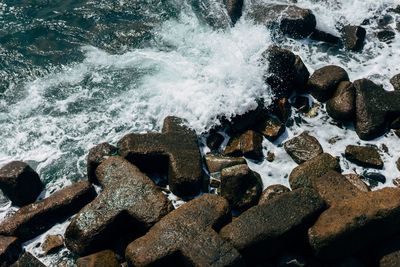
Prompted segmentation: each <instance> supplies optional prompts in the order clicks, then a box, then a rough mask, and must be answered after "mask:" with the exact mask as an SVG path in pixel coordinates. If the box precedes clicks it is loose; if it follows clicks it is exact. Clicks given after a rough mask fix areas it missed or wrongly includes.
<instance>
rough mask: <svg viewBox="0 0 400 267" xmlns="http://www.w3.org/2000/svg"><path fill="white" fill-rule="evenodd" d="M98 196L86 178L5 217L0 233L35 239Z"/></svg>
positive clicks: (22, 239)
mask: <svg viewBox="0 0 400 267" xmlns="http://www.w3.org/2000/svg"><path fill="white" fill-rule="evenodd" d="M95 196H96V192H95V191H94V188H93V187H92V186H91V185H90V184H89V183H88V182H85V181H82V182H78V183H76V184H73V185H71V186H68V187H65V188H64V189H61V190H60V191H57V192H55V193H54V194H52V195H51V196H49V197H47V198H45V199H43V200H41V201H39V202H36V203H32V204H30V205H27V206H24V207H22V208H20V209H19V210H18V211H17V212H15V213H14V214H13V215H12V216H10V217H8V218H7V219H5V220H4V221H2V222H1V223H0V234H4V235H10V236H16V237H18V238H20V239H21V241H25V240H28V239H31V238H33V237H35V236H37V235H39V234H41V233H43V232H45V231H46V230H48V229H49V228H50V227H52V226H53V225H54V224H56V223H58V222H63V221H64V220H65V219H67V218H68V217H69V216H71V215H73V214H74V213H76V212H78V211H79V210H80V209H81V208H82V207H83V206H85V205H86V204H87V203H89V202H90V201H91V200H93V199H94V198H95Z"/></svg>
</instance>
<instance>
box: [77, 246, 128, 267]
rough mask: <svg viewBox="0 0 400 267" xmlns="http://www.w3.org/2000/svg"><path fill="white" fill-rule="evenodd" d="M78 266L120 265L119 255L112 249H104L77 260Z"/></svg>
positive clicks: (103, 266)
mask: <svg viewBox="0 0 400 267" xmlns="http://www.w3.org/2000/svg"><path fill="white" fill-rule="evenodd" d="M76 265H77V267H97V266H101V267H120V266H121V264H119V262H118V259H117V255H115V253H114V252H112V251H111V250H103V251H100V252H97V253H94V254H91V255H88V256H86V257H81V258H79V259H78V260H77V261H76Z"/></svg>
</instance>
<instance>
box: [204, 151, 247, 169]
mask: <svg viewBox="0 0 400 267" xmlns="http://www.w3.org/2000/svg"><path fill="white" fill-rule="evenodd" d="M205 160H206V165H207V169H208V171H209V172H210V173H216V172H221V171H222V169H224V168H228V167H232V166H235V165H240V164H246V160H245V159H244V158H239V157H236V158H235V157H226V156H222V155H215V154H207V155H206V156H205Z"/></svg>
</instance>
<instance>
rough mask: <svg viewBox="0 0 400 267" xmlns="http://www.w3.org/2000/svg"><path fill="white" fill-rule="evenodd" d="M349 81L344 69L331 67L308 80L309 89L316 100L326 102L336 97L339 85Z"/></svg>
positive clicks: (324, 68) (314, 74)
mask: <svg viewBox="0 0 400 267" xmlns="http://www.w3.org/2000/svg"><path fill="white" fill-rule="evenodd" d="M348 80H349V76H348V74H347V72H346V71H345V70H344V69H343V68H341V67H338V66H334V65H329V66H325V67H322V68H320V69H318V70H316V71H315V72H314V73H313V74H312V75H311V77H310V79H309V80H308V84H307V87H308V89H309V90H310V92H311V95H312V96H313V97H314V98H315V99H317V100H318V101H319V102H326V101H328V100H329V99H330V98H331V97H332V96H333V95H334V93H335V91H336V89H337V87H338V85H339V84H340V83H341V82H343V81H348Z"/></svg>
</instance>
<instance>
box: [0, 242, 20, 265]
mask: <svg viewBox="0 0 400 267" xmlns="http://www.w3.org/2000/svg"><path fill="white" fill-rule="evenodd" d="M21 250H22V248H21V244H20V243H19V241H18V238H16V237H13V236H2V235H0V267H8V266H10V265H11V263H13V262H15V261H16V260H17V259H18V256H19V254H20V253H21Z"/></svg>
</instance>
